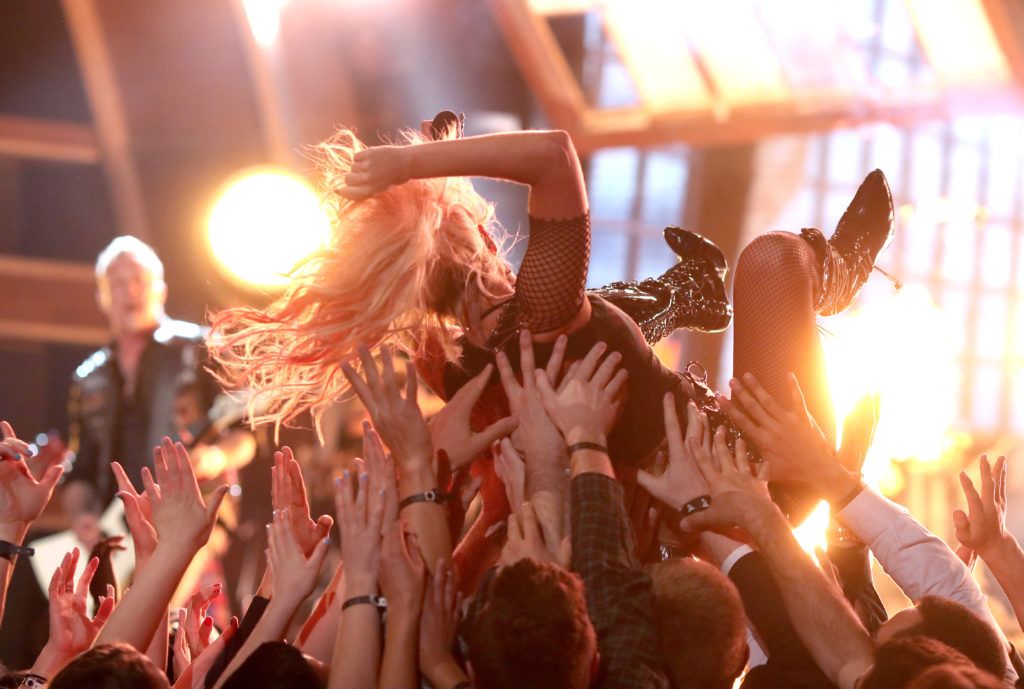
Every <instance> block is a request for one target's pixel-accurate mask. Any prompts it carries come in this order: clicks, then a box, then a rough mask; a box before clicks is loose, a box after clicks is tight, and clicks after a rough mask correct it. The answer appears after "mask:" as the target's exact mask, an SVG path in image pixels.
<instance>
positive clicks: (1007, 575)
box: [953, 456, 1024, 628]
mask: <svg viewBox="0 0 1024 689" xmlns="http://www.w3.org/2000/svg"><path fill="white" fill-rule="evenodd" d="M979 464H980V470H981V492H980V493H979V492H978V490H977V489H976V488H975V487H974V482H973V481H971V479H970V478H969V477H968V476H967V474H966V473H964V472H960V484H961V485H962V486H963V489H964V496H965V497H966V498H967V506H968V512H966V513H965V512H963V511H962V510H956V511H955V512H954V513H953V526H954V527H955V529H956V539H957V540H958V541H960V543H961V544H963V545H964V546H966V547H968V548H970V549H971V550H973V551H974V552H976V553H977V554H978V556H979V557H980V558H981V559H982V560H984V561H985V564H986V565H988V567H989V569H991V570H992V574H993V575H994V576H995V578H996V580H997V581H998V582H999V585H1000V586H1001V587H1002V588H1003V591H1004V592H1005V593H1006V597H1007V598H1008V599H1009V600H1010V605H1011V606H1012V607H1013V612H1014V614H1015V615H1016V616H1017V624H1019V625H1020V626H1021V628H1024V550H1021V547H1020V544H1019V543H1017V539H1015V538H1014V537H1013V534H1011V533H1009V532H1008V531H1007V530H1006V457H1000V458H999V459H998V460H996V464H995V467H992V466H991V465H990V464H989V461H988V457H984V456H983V457H982V458H981V461H980V463H979Z"/></svg>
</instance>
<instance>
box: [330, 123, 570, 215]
mask: <svg viewBox="0 0 1024 689" xmlns="http://www.w3.org/2000/svg"><path fill="white" fill-rule="evenodd" d="M432 177H492V178H494V179H501V180H507V181H509V182H518V183H519V184H525V185H528V186H529V187H530V214H531V215H534V216H537V217H541V218H575V217H578V216H580V215H583V214H584V213H586V212H587V192H586V187H585V186H584V184H583V171H582V168H581V167H580V161H579V158H578V157H577V155H576V149H575V148H574V147H573V145H572V140H571V139H570V138H569V135H568V134H566V133H565V132H562V131H530V132H509V133H502V134H487V135H484V136H470V137H466V138H464V139H457V140H454V141H434V142H430V143H424V144H416V145H412V146H377V147H374V148H368V149H366V150H364V151H360V152H359V153H357V154H356V156H355V163H354V164H353V166H352V171H351V172H350V173H349V175H348V176H347V177H346V179H345V183H346V186H345V189H343V190H342V192H341V193H342V194H343V195H345V196H348V197H349V198H353V199H363V198H366V197H368V196H372V195H373V194H376V193H378V192H381V191H383V190H384V189H387V188H388V187H390V186H394V185H396V184H402V183H404V182H407V181H408V180H410V179H429V178H432Z"/></svg>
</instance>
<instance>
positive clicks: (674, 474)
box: [636, 392, 711, 510]
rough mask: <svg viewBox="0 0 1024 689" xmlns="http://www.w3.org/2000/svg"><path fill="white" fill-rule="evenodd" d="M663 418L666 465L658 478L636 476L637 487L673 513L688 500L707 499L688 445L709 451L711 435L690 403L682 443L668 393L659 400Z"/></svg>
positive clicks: (641, 473)
mask: <svg viewBox="0 0 1024 689" xmlns="http://www.w3.org/2000/svg"><path fill="white" fill-rule="evenodd" d="M662 407H663V413H664V415H665V437H666V439H667V441H668V463H667V465H666V467H665V471H664V472H662V473H661V474H660V475H659V476H655V475H654V474H650V473H648V472H646V471H644V470H643V469H641V470H639V471H638V472H637V475H636V480H637V483H639V484H640V485H641V486H642V487H643V488H644V489H645V490H647V492H648V493H650V494H651V495H653V496H654V497H656V498H658V499H659V500H661V501H662V502H663V503H665V504H666V505H668V506H669V507H671V508H673V509H676V510H678V509H680V508H681V507H682V506H683V505H685V504H686V503H687V502H689V501H690V500H693V499H694V498H697V497H699V496H701V495H707V493H708V484H707V481H705V480H704V476H703V475H702V474H701V472H700V469H699V468H698V467H697V460H696V458H695V457H694V456H693V454H692V452H691V451H690V441H693V442H694V443H696V445H698V446H699V447H701V449H702V450H703V451H704V452H710V450H711V431H710V429H709V428H708V418H707V416H706V415H705V414H704V413H703V412H702V411H700V410H699V409H697V405H696V404H694V403H693V401H692V400H691V401H690V402H688V403H687V405H686V438H685V440H684V438H683V435H682V432H681V430H680V428H679V417H678V416H677V415H676V404H675V399H674V397H673V394H672V393H671V392H668V393H665V396H664V398H663V399H662Z"/></svg>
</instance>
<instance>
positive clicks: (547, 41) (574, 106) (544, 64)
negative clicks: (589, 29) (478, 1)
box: [491, 0, 587, 135]
mask: <svg viewBox="0 0 1024 689" xmlns="http://www.w3.org/2000/svg"><path fill="white" fill-rule="evenodd" d="M491 8H492V11H493V12H494V18H495V20H496V22H497V24H498V27H499V28H500V29H501V31H502V32H503V33H504V34H505V39H506V43H507V44H508V47H509V50H510V51H511V52H512V55H513V57H514V58H515V60H516V62H518V64H519V68H520V70H521V71H522V73H523V77H524V78H525V79H526V83H527V84H528V85H529V86H530V89H531V90H532V91H533V93H534V95H535V96H536V97H537V99H538V100H539V101H540V103H541V107H542V108H543V109H544V113H545V114H546V115H547V117H548V119H549V120H550V121H551V124H552V125H553V126H555V127H558V128H559V129H564V130H566V131H568V132H569V133H570V134H573V135H578V134H581V133H582V132H580V131H579V128H580V126H581V124H582V114H583V113H584V112H585V111H586V110H587V101H586V98H585V96H584V94H583V91H582V89H581V88H580V85H579V82H578V81H577V80H576V77H575V76H574V75H573V73H572V69H571V68H570V67H569V63H568V62H567V61H566V59H565V55H563V53H562V50H561V48H559V46H558V41H557V39H556V38H555V35H554V33H553V32H552V31H551V27H550V26H548V23H547V21H546V20H545V19H544V17H542V16H540V15H539V14H537V13H536V12H534V11H533V10H531V8H530V5H529V2H528V1H527V0H491Z"/></svg>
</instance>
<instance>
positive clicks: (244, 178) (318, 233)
mask: <svg viewBox="0 0 1024 689" xmlns="http://www.w3.org/2000/svg"><path fill="white" fill-rule="evenodd" d="M330 234H331V222H330V218H329V217H328V216H327V213H326V212H325V211H324V209H323V207H322V206H321V204H320V199H319V198H318V197H317V194H316V192H315V191H313V189H312V188H311V187H310V186H309V185H308V184H307V183H306V182H305V181H304V180H303V179H302V178H301V177H298V176H297V175H294V174H292V173H291V172H288V171H286V170H279V169H275V168H256V169H250V170H245V171H243V172H241V173H239V174H238V175H237V176H235V177H234V178H233V179H231V180H229V181H228V183H227V184H225V186H224V188H223V189H222V190H221V192H220V195H219V196H218V197H217V200H216V201H215V202H214V205H213V208H212V210H211V211H210V215H209V219H208V222H207V226H206V238H207V241H208V243H209V246H210V250H211V252H212V253H213V256H214V258H215V259H216V261H217V264H218V265H219V267H220V268H221V269H222V270H223V271H224V273H225V274H226V275H228V277H230V278H232V279H233V280H235V281H236V282H239V283H241V284H244V285H248V286H250V287H258V288H273V287H280V286H282V285H284V284H286V283H287V282H288V273H289V272H290V271H291V270H292V268H294V267H295V265H296V264H297V263H298V262H299V261H301V260H302V259H303V258H305V257H306V256H308V255H309V254H311V253H312V252H314V251H316V250H317V249H320V248H322V247H324V246H325V245H326V244H327V241H328V240H329V238H330Z"/></svg>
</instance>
